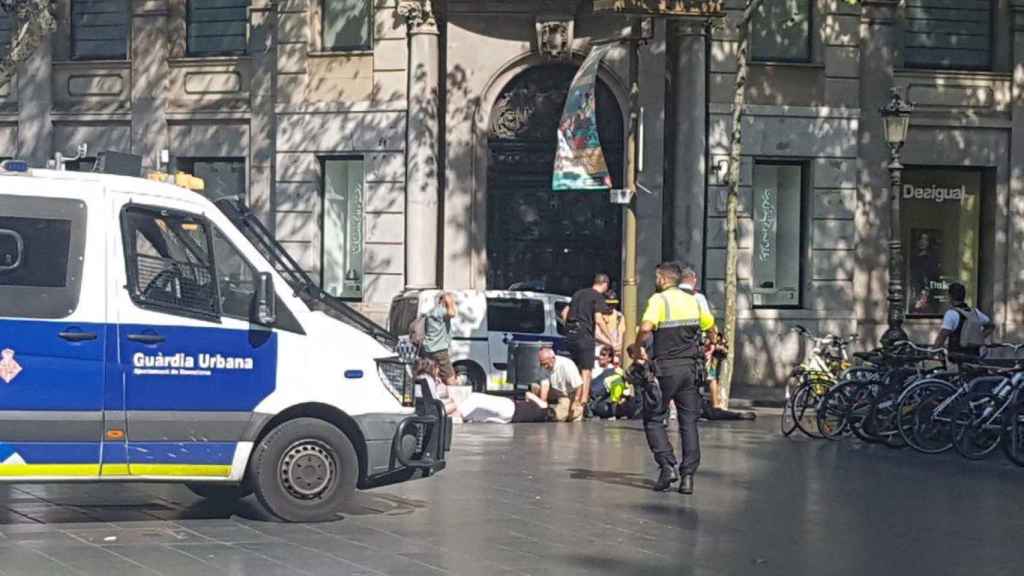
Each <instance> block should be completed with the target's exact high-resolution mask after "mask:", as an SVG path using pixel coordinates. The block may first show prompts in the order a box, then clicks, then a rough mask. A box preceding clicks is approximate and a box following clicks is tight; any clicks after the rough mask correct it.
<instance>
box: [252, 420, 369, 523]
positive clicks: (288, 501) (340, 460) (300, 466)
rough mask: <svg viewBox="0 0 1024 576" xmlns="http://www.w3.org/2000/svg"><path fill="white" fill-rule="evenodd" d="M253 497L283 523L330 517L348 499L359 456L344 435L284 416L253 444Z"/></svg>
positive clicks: (322, 423)
mask: <svg viewBox="0 0 1024 576" xmlns="http://www.w3.org/2000/svg"><path fill="white" fill-rule="evenodd" d="M249 474H250V476H249V477H250V478H251V479H252V484H253V487H254V488H255V491H256V497H257V498H259V501H260V504H262V505H263V506H264V507H265V508H266V509H267V510H268V511H269V512H270V513H271V514H273V515H274V516H277V517H278V518H280V519H281V520H284V521H286V522H319V521H323V520H330V519H332V518H334V517H335V516H336V515H337V514H338V512H339V511H340V510H341V508H342V506H344V505H345V503H346V502H348V501H349V500H351V499H352V496H353V495H354V494H355V491H356V482H357V481H358V479H359V458H358V456H357V455H356V449H355V448H354V447H353V446H352V442H351V441H350V440H349V439H348V436H346V435H345V433H344V432H342V431H341V430H339V429H338V428H337V427H335V426H333V425H332V424H329V423H328V422H325V421H323V420H318V419H316V418H296V419H295V420H289V421H287V422H285V423H283V424H281V425H280V426H278V427H277V428H274V429H273V430H271V431H270V433H269V434H267V436H266V437H265V438H263V440H262V441H260V443H259V444H258V445H257V446H256V448H255V450H254V451H253V455H252V458H251V460H250V462H249Z"/></svg>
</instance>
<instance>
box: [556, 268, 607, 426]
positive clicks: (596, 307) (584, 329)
mask: <svg viewBox="0 0 1024 576" xmlns="http://www.w3.org/2000/svg"><path fill="white" fill-rule="evenodd" d="M608 284H609V279H608V275H607V274H598V275H596V276H594V284H593V285H592V286H591V287H590V288H584V289H582V290H577V291H576V293H575V294H573V296H572V302H571V303H570V304H569V307H568V308H565V309H564V310H562V319H563V320H565V324H566V336H567V337H566V340H567V343H568V344H569V350H571V351H572V359H573V362H575V363H576V367H577V368H579V370H580V376H582V377H583V386H581V387H580V390H579V394H578V395H577V397H576V401H577V402H579V403H580V406H586V405H587V402H589V401H590V380H591V376H592V370H593V369H594V361H595V359H596V357H597V339H596V337H595V336H594V334H595V323H598V324H600V325H601V327H602V329H605V330H607V328H608V327H607V326H605V314H608V313H609V312H610V309H609V307H608V303H607V302H606V301H605V298H604V294H605V292H607V291H608Z"/></svg>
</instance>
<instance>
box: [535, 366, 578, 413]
mask: <svg viewBox="0 0 1024 576" xmlns="http://www.w3.org/2000/svg"><path fill="white" fill-rule="evenodd" d="M537 358H538V361H539V362H540V366H541V368H543V369H544V370H545V371H546V372H547V374H548V376H547V378H545V379H543V380H541V381H540V382H539V383H537V384H532V385H531V386H530V392H532V393H533V394H534V395H536V396H537V398H539V399H540V400H541V401H542V402H545V403H549V404H557V403H558V402H559V401H560V400H561V399H562V398H565V399H567V400H569V405H570V410H571V418H572V420H573V421H578V420H582V419H583V405H582V404H581V397H582V395H583V394H582V390H583V377H582V376H580V371H579V369H577V368H576V364H574V363H573V361H572V360H570V359H568V358H565V357H563V356H558V355H557V354H555V351H554V350H552V349H551V348H542V349H541V351H540V353H539V354H538V355H537Z"/></svg>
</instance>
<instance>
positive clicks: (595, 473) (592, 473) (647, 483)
mask: <svg viewBox="0 0 1024 576" xmlns="http://www.w3.org/2000/svg"><path fill="white" fill-rule="evenodd" d="M569 477H570V478H572V479H573V480H590V481H593V482H600V483H602V484H609V485H612V486H625V487H627V488H636V489H639V490H650V489H651V488H652V487H653V486H654V481H653V480H651V479H649V478H647V477H646V476H645V475H644V474H635V473H631V472H612V471H608V470H587V469H584V468H569Z"/></svg>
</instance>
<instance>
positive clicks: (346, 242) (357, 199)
mask: <svg viewBox="0 0 1024 576" xmlns="http://www.w3.org/2000/svg"><path fill="white" fill-rule="evenodd" d="M364 170H365V169H364V164H363V159H362V158H328V159H324V160H323V177H324V182H323V198H322V202H323V204H322V209H321V215H322V218H323V220H322V221H321V223H320V228H321V233H322V236H321V237H322V238H323V242H322V254H321V259H322V261H321V268H320V269H321V271H322V274H323V278H322V282H321V285H322V286H323V288H324V291H326V292H327V293H328V294H330V295H332V296H334V297H336V298H351V299H359V298H362V297H363V187H364V183H363V180H364Z"/></svg>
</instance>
